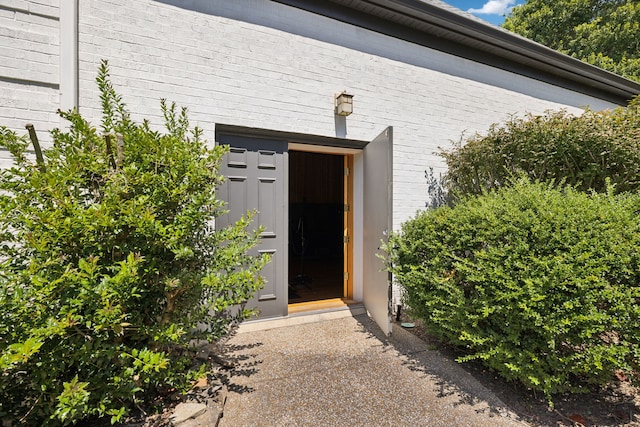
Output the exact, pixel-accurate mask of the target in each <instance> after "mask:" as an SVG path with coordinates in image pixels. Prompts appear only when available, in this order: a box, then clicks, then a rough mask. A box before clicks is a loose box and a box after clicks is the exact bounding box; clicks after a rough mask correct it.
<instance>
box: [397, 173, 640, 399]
mask: <svg viewBox="0 0 640 427" xmlns="http://www.w3.org/2000/svg"><path fill="white" fill-rule="evenodd" d="M639 212H640V196H639V195H635V194H634V195H629V194H619V195H614V194H613V192H612V191H611V189H610V191H609V192H606V193H592V194H587V193H584V192H579V191H576V190H575V189H572V188H570V187H564V188H554V187H552V186H551V185H549V184H542V183H531V182H529V181H528V180H527V179H526V178H521V179H519V180H518V181H516V182H515V183H514V184H513V185H512V186H509V187H504V188H501V189H499V190H496V191H495V192H490V193H487V194H484V195H481V196H472V197H469V198H466V199H464V200H462V201H461V202H460V203H458V204H457V205H456V206H455V207H453V208H450V207H442V208H439V209H432V210H428V211H425V212H421V213H418V214H417V215H416V217H415V218H413V219H411V220H410V221H408V222H406V223H405V224H404V225H403V226H402V230H401V232H400V233H398V234H396V235H393V236H392V238H391V240H390V242H389V244H388V247H387V251H388V252H389V255H390V269H391V271H392V272H393V274H394V277H395V279H396V280H397V281H398V282H399V283H400V284H401V285H402V286H403V287H404V290H405V298H406V301H405V302H406V304H407V305H408V307H409V309H410V310H411V312H412V313H413V314H414V315H416V316H418V317H419V318H421V319H424V321H425V322H426V325H427V327H428V328H429V329H430V330H431V331H432V332H433V333H435V334H436V335H437V336H439V337H441V338H442V339H444V340H446V341H447V342H449V343H452V344H454V345H456V346H460V347H461V348H463V349H465V350H466V351H467V352H468V356H466V357H462V358H461V359H460V360H462V361H466V360H472V359H479V360H480V361H482V362H483V363H484V364H485V365H486V366H488V367H490V368H492V369H493V370H495V371H496V372H497V373H499V374H500V375H502V376H503V377H505V378H507V379H509V380H515V381H519V382H521V383H523V384H524V385H526V386H527V387H529V388H531V389H534V390H540V391H542V392H544V394H545V395H546V396H547V398H549V399H551V396H552V395H553V394H555V393H562V392H583V391H586V390H587V389H588V386H590V385H591V386H594V385H602V384H606V383H607V382H608V381H610V380H611V379H612V378H613V373H614V372H616V371H622V372H624V373H626V374H628V375H629V376H630V377H633V375H635V373H637V372H638V369H639V368H640V366H639V362H640V323H639V320H640V306H639V305H638V298H640V222H639V221H638V213H639Z"/></svg>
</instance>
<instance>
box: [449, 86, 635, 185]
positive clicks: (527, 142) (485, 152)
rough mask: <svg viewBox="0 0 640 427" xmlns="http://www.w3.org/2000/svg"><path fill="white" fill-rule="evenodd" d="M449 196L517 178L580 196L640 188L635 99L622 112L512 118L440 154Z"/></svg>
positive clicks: (590, 111) (559, 112) (607, 111)
mask: <svg viewBox="0 0 640 427" xmlns="http://www.w3.org/2000/svg"><path fill="white" fill-rule="evenodd" d="M441 154H442V156H443V157H444V159H445V161H446V163H447V168H448V172H447V174H446V176H445V187H446V189H447V190H448V191H449V192H450V193H451V194H453V195H455V196H461V195H465V194H482V192H483V191H486V190H490V189H494V188H500V187H502V186H504V185H507V184H508V183H509V182H510V180H511V179H512V178H513V177H515V176H518V175H520V174H525V175H527V176H528V177H529V178H530V179H531V180H539V181H544V182H552V181H553V182H555V183H556V184H560V183H566V184H569V185H571V186H573V187H575V188H577V189H580V190H583V191H589V190H595V191H598V192H605V191H607V184H606V181H607V180H609V181H610V182H611V183H612V184H614V185H615V189H616V192H624V191H638V190H639V189H640V97H636V98H635V99H634V100H633V101H632V102H631V103H630V104H629V105H628V106H627V107H619V108H616V109H614V110H606V111H600V112H596V111H592V110H587V111H585V112H584V113H583V114H582V115H580V116H574V115H571V114H569V113H567V112H566V111H557V112H552V111H549V112H547V113H545V114H544V115H540V116H534V115H531V114H529V115H526V116H524V117H514V118H512V119H510V120H508V121H507V122H506V123H504V124H494V125H493V126H491V128H490V129H489V131H488V132H487V134H486V135H480V134H478V135H474V136H473V137H471V138H468V139H465V140H461V141H460V143H459V144H457V145H456V146H455V147H454V148H453V149H451V150H448V151H443V152H442V153H441Z"/></svg>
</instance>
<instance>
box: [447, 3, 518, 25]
mask: <svg viewBox="0 0 640 427" xmlns="http://www.w3.org/2000/svg"><path fill="white" fill-rule="evenodd" d="M444 1H445V2H446V3H449V4H450V5H452V6H455V7H457V8H458V9H462V10H464V11H466V12H469V13H472V14H474V15H476V16H477V17H478V18H480V19H484V20H485V21H489V22H491V23H492V24H495V25H500V24H502V23H503V22H504V15H507V14H508V13H509V11H510V10H511V8H512V7H513V6H515V5H516V4H522V3H524V1H523V0H444Z"/></svg>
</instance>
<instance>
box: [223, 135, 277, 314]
mask: <svg viewBox="0 0 640 427" xmlns="http://www.w3.org/2000/svg"><path fill="white" fill-rule="evenodd" d="M216 138H217V142H218V143H219V144H228V145H229V146H230V149H229V152H228V153H227V154H226V155H225V157H224V161H223V164H222V165H221V168H220V173H221V174H222V175H224V176H225V178H226V179H225V181H224V183H222V185H221V186H220V188H219V189H218V195H219V198H220V199H221V200H223V201H224V202H226V203H227V206H226V208H227V209H228V211H229V212H228V213H227V214H226V215H223V216H221V217H219V218H216V227H220V228H223V227H226V226H227V225H228V224H231V223H233V222H235V221H237V220H238V219H239V218H240V217H241V216H242V215H245V214H246V213H247V211H253V210H255V211H257V215H256V216H255V217H254V219H253V224H252V225H253V226H255V227H258V225H262V226H263V227H264V231H263V232H262V234H261V235H260V243H259V245H258V246H257V247H256V248H254V249H253V253H268V254H270V255H271V262H269V264H267V265H266V266H265V267H264V269H263V270H262V273H261V274H262V275H263V276H264V278H265V279H266V283H265V285H264V287H263V288H262V289H260V290H259V291H258V293H257V295H256V296H255V297H254V298H253V300H251V301H249V303H248V304H247V306H248V307H250V308H258V310H259V311H260V317H261V318H267V317H281V316H286V315H287V293H286V290H287V286H286V283H287V238H288V231H287V226H286V224H287V221H288V201H287V197H286V195H287V191H288V188H287V187H288V151H287V150H288V148H287V142H286V141H277V140H270V139H261V138H251V137H244V136H236V135H217V136H216Z"/></svg>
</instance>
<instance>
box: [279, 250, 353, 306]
mask: <svg viewBox="0 0 640 427" xmlns="http://www.w3.org/2000/svg"><path fill="white" fill-rule="evenodd" d="M343 292H344V281H343V267H342V260H328V261H327V260H305V262H304V264H301V263H300V262H299V260H295V259H292V260H291V261H290V263H289V304H300V303H309V302H314V301H322V300H330V299H336V298H337V299H340V298H343V297H344V294H343Z"/></svg>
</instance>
